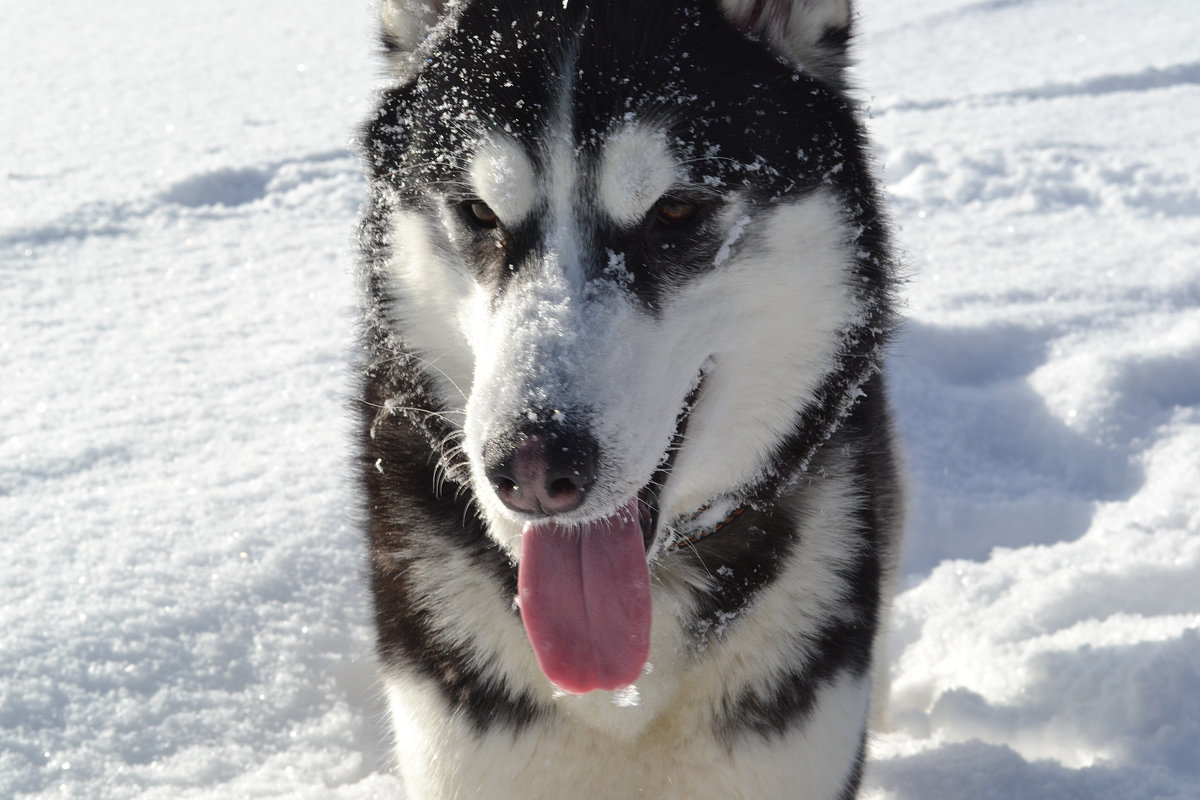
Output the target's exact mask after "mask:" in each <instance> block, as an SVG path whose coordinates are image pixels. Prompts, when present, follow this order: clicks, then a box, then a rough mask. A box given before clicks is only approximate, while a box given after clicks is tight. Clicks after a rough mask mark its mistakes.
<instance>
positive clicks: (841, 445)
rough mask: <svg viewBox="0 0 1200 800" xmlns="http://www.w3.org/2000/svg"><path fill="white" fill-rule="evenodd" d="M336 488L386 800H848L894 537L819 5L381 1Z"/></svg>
mask: <svg viewBox="0 0 1200 800" xmlns="http://www.w3.org/2000/svg"><path fill="white" fill-rule="evenodd" d="M382 16H383V30H384V42H385V44H386V47H387V51H388V58H389V70H390V75H391V77H392V78H393V80H392V83H391V85H390V87H389V88H387V89H386V90H384V91H383V92H382V93H381V96H380V99H379V105H378V108H377V113H376V114H375V116H373V117H372V119H371V120H370V121H369V122H368V123H367V125H366V126H365V130H364V135H363V140H362V150H363V152H364V156H365V161H366V164H367V169H368V172H369V199H368V202H367V205H366V209H365V218H364V221H363V224H362V229H361V241H362V246H363V253H364V256H363V259H362V265H363V267H362V271H361V275H360V287H361V297H362V308H363V320H364V322H363V358H362V361H361V363H360V370H361V396H360V401H361V402H360V404H359V407H360V409H361V412H360V420H361V428H360V433H361V444H360V445H359V447H360V450H359V453H360V457H361V467H360V469H361V482H362V487H363V493H364V501H365V512H366V514H365V516H366V528H367V533H368V538H369V546H370V570H371V588H372V592H373V597H374V603H375V622H376V626H377V631H378V654H379V658H380V660H381V662H382V669H383V682H384V685H385V686H386V690H387V694H388V700H389V704H390V709H391V717H392V722H393V726H394V731H395V737H396V753H397V757H398V762H399V767H400V770H401V773H402V775H403V779H404V781H405V783H406V786H407V792H408V796H409V797H410V798H413V800H430V799H432V800H444V799H445V798H464V799H465V798H485V799H487V800H492V799H496V800H501V799H503V798H522V799H523V800H524V799H525V798H550V799H552V800H562V799H563V798H572V799H574V798H584V799H585V800H591V799H592V798H595V799H597V800H599V799H600V798H617V799H618V800H624V798H633V797H649V798H681V799H682V798H687V799H688V800H694V799H695V798H772V799H774V800H778V798H806V800H825V799H826V798H828V799H829V800H837V799H840V800H847V799H848V798H852V797H854V796H855V795H856V793H857V791H858V786H859V783H860V779H861V774H862V769H863V761H864V751H865V746H866V730H867V723H868V718H869V716H870V706H871V701H870V697H871V685H872V680H871V676H872V671H873V665H875V664H877V662H878V661H879V659H878V658H877V651H878V649H879V641H880V639H881V638H882V637H881V634H880V630H881V627H882V614H883V609H884V606H885V603H886V598H887V593H888V592H887V589H888V584H889V582H890V580H889V578H890V575H891V573H892V571H893V564H894V559H895V555H896V549H897V544H898V539H899V535H900V518H901V508H900V492H899V488H898V487H899V480H898V477H897V474H898V472H897V458H896V455H895V452H894V445H893V435H892V425H891V421H890V417H889V412H888V406H887V401H886V398H885V392H884V382H883V377H882V375H881V372H880V368H881V364H882V360H883V348H884V345H885V343H886V340H887V339H888V337H889V333H890V331H891V330H892V328H893V326H894V320H893V312H892V298H891V295H892V292H893V289H894V287H895V283H896V277H895V274H894V273H895V269H894V261H893V257H892V254H891V252H890V249H889V247H890V246H889V241H888V240H889V234H888V230H887V223H886V219H885V215H884V213H883V210H882V208H881V203H880V198H879V195H878V190H877V188H876V186H875V183H874V180H873V176H872V168H871V161H870V155H869V153H868V151H867V149H866V145H865V142H864V132H863V128H862V125H861V122H860V119H859V114H858V110H857V108H856V106H855V103H854V101H853V100H851V99H850V98H849V97H848V96H847V87H846V78H845V76H844V69H845V66H846V62H847V53H846V50H847V44H848V41H849V39H850V33H851V21H852V14H851V9H850V7H849V0H594V1H593V2H588V1H587V0H479V1H478V2H474V1H471V0H463V1H462V2H455V0H441V1H439V0H390V1H388V2H385V3H384V6H383V12H382Z"/></svg>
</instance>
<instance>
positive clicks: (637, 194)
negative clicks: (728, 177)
mask: <svg viewBox="0 0 1200 800" xmlns="http://www.w3.org/2000/svg"><path fill="white" fill-rule="evenodd" d="M597 177H598V180H597V188H598V189H599V196H600V205H601V207H602V208H603V209H604V211H605V212H607V213H608V215H609V216H610V217H612V218H613V219H614V220H615V221H616V222H618V223H619V224H622V225H632V224H634V223H635V222H637V221H639V220H640V219H642V217H644V216H646V212H647V211H649V210H650V207H651V206H652V205H654V202H655V201H656V200H658V198H660V197H662V196H663V194H664V193H665V192H666V191H667V190H668V189H670V188H671V187H672V186H674V185H676V184H678V183H679V182H680V181H682V180H683V179H684V178H685V176H684V172H683V167H682V165H681V164H680V163H679V161H678V160H676V158H675V155H674V154H673V153H672V152H671V148H670V147H668V146H667V139H666V135H665V134H664V133H663V132H662V131H658V130H654V129H649V128H645V127H638V126H630V127H628V128H625V129H623V130H621V131H619V132H618V133H617V134H616V135H615V136H613V137H612V139H611V140H610V141H609V143H608V146H607V147H605V149H604V154H603V156H602V157H601V161H600V171H599V174H598V176H597Z"/></svg>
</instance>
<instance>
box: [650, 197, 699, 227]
mask: <svg viewBox="0 0 1200 800" xmlns="http://www.w3.org/2000/svg"><path fill="white" fill-rule="evenodd" d="M654 216H655V219H656V220H657V221H658V222H660V223H662V224H663V225H682V224H684V223H685V222H690V221H691V220H692V218H694V217H695V216H696V207H695V206H694V205H692V204H691V203H687V202H684V201H683V200H669V199H666V198H664V199H662V200H659V201H658V207H657V208H656V209H655V214H654Z"/></svg>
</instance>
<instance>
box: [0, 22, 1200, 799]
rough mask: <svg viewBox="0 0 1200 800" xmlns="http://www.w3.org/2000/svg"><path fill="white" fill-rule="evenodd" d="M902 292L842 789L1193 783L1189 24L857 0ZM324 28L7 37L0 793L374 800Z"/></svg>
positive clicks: (1197, 383)
mask: <svg viewBox="0 0 1200 800" xmlns="http://www.w3.org/2000/svg"><path fill="white" fill-rule="evenodd" d="M860 10H861V12H862V36H861V39H860V43H859V44H860V49H859V55H860V59H861V62H862V66H861V68H860V70H859V72H860V83H862V85H864V86H865V87H867V90H868V91H867V94H868V95H869V96H870V97H871V109H872V116H873V122H872V124H873V127H874V129H875V132H876V136H877V138H878V140H879V144H880V156H881V159H882V160H883V162H884V164H885V178H886V180H887V183H888V185H889V190H890V193H891V197H892V203H893V209H894V212H895V217H896V220H897V222H898V224H899V225H900V226H901V228H902V232H901V236H900V238H901V241H902V243H903V245H904V247H905V249H906V251H907V253H908V264H909V268H910V271H911V275H912V280H911V284H910V286H909V298H910V300H909V306H908V313H909V317H910V323H909V325H908V328H907V332H906V334H905V336H904V337H903V338H902V340H901V341H900V342H899V344H898V347H897V348H896V354H895V357H894V359H893V363H892V369H893V374H894V386H895V390H896V398H897V401H898V404H899V411H900V414H901V419H902V423H903V429H904V433H905V437H906V439H907V444H908V451H909V460H910V466H911V474H912V515H911V517H912V527H911V533H910V537H909V542H908V555H907V560H906V565H905V579H904V590H905V591H904V593H903V594H902V595H901V597H900V598H899V600H898V602H897V608H896V625H895V635H894V645H893V674H894V681H895V684H894V685H895V691H894V726H893V730H892V731H890V732H887V733H884V734H882V735H880V736H879V737H878V739H877V740H876V742H875V755H876V761H875V762H874V764H873V766H872V770H871V773H870V778H869V790H868V795H869V796H870V797H871V798H872V800H929V799H931V798H945V799H946V800H958V799H960V798H961V800H985V799H987V798H997V799H998V798H1005V800H1011V798H1055V799H1056V800H1061V799H1062V798H1112V799H1113V800H1144V799H1147V798H1193V799H1194V798H1200V155H1198V153H1197V151H1198V148H1200V48H1198V47H1197V45H1196V42H1197V41H1200V15H1197V14H1196V8H1195V5H1194V0H1159V2H1146V3H1142V4H1130V3H1127V2H1117V1H1116V0H1089V2H1079V0H928V1H927V2H923V3H889V2H885V0H869V2H861V3H860ZM372 24H373V23H372V19H371V11H370V7H369V4H368V3H367V2H358V3H353V4H350V5H346V4H337V3H331V2H319V1H318V0H292V2H282V1H281V0H260V2H257V3H238V2H233V0H213V1H212V2H209V3H206V4H183V5H179V4H176V5H172V6H171V7H170V10H169V12H167V11H166V10H165V7H164V6H162V5H161V4H158V3H151V2H148V1H147V0H143V1H142V2H131V3H122V4H118V5H117V6H114V7H112V8H108V7H101V6H97V5H96V4H94V3H91V2H84V0H60V2H57V3H53V4H41V5H37V4H23V8H22V9H21V10H20V11H19V12H15V13H10V14H9V15H8V16H7V17H6V20H5V25H4V26H3V28H0V66H2V67H3V71H4V74H5V79H4V84H3V85H4V89H3V95H2V96H3V99H4V103H3V107H4V109H5V111H4V113H3V114H2V115H0V143H3V147H2V148H0V527H2V529H3V536H2V538H0V545H2V548H3V549H2V551H0V553H2V557H0V598H2V605H0V797H6V798H7V797H14V798H31V797H47V798H48V797H72V798H89V799H91V798H95V799H96V800H109V799H111V798H143V799H145V800H150V799H151V798H189V799H190V798H230V797H235V798H242V797H274V798H283V797H287V798H325V797H331V798H344V799H345V800H360V799H362V798H393V797H398V796H400V788H399V784H398V782H397V781H396V779H395V778H394V777H392V776H391V775H390V774H389V772H388V767H387V755H386V752H385V746H384V742H385V740H386V733H385V729H384V727H383V723H382V721H381V715H380V710H379V706H378V703H377V697H376V693H375V692H376V687H375V684H374V678H373V666H372V664H371V660H370V640H371V634H370V630H369V626H368V624H367V621H366V620H367V609H366V598H365V595H364V592H363V591H362V587H361V580H360V578H361V576H362V572H363V569H362V567H363V564H362V558H363V556H362V551H361V548H360V542H359V540H358V537H357V534H356V532H355V529H354V525H353V523H352V519H351V513H350V509H351V507H352V505H353V498H352V493H351V491H350V489H349V487H348V485H347V478H346V475H347V465H346V453H347V449H348V447H347V441H348V435H347V429H348V424H347V420H346V402H345V397H346V395H347V392H348V388H347V387H348V380H347V373H346V370H345V368H344V366H343V365H344V363H345V362H346V360H347V358H348V355H349V353H350V352H351V348H352V347H353V344H352V337H351V332H352V311H351V309H352V305H353V299H352V295H351V288H352V281H351V278H350V269H351V265H352V263H353V251H352V236H353V229H354V225H355V217H356V210H357V207H358V203H359V200H360V194H361V183H360V179H359V173H358V168H357V165H356V163H355V161H354V159H353V158H352V157H351V156H350V155H349V154H348V152H347V140H348V138H349V136H350V135H351V132H352V128H353V126H354V125H355V123H356V122H357V120H359V119H361V118H362V117H363V116H364V115H365V114H366V112H367V109H368V104H369V97H370V92H371V89H372V87H373V86H374V85H375V81H376V77H377V70H376V64H375V62H374V61H373V59H372V56H373V53H372V51H371V42H370V30H371V26H372Z"/></svg>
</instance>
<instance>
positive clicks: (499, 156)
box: [468, 137, 537, 225]
mask: <svg viewBox="0 0 1200 800" xmlns="http://www.w3.org/2000/svg"><path fill="white" fill-rule="evenodd" d="M468 174H469V176H470V180H471V187H472V188H473V189H474V190H475V192H476V193H477V194H478V195H479V198H480V199H481V200H483V202H485V203H487V204H488V205H489V206H491V207H492V210H493V211H495V212H496V215H497V216H498V217H499V218H500V221H501V222H503V223H506V224H509V225H513V224H516V223H518V222H520V221H521V220H523V219H525V217H527V216H528V215H529V213H530V212H531V211H533V206H534V203H535V202H536V200H537V189H536V186H535V183H534V174H533V164H532V163H531V162H530V160H529V156H528V155H526V153H525V151H524V149H522V148H521V146H520V145H518V144H517V143H516V142H514V141H512V140H511V139H508V138H506V137H490V138H487V139H485V140H484V141H483V142H482V143H481V144H480V146H479V148H478V149H477V150H476V151H475V155H474V157H473V158H472V159H471V168H470V170H469V172H468Z"/></svg>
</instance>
